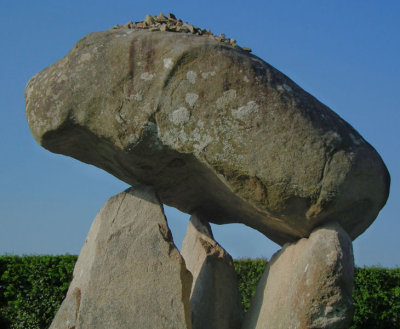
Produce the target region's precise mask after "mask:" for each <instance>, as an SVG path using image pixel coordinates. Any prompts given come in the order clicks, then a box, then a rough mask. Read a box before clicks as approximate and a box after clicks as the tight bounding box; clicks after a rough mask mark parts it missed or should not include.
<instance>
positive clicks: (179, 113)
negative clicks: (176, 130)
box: [170, 106, 189, 126]
mask: <svg viewBox="0 0 400 329" xmlns="http://www.w3.org/2000/svg"><path fill="white" fill-rule="evenodd" d="M170 120H171V121H172V123H173V124H175V125H177V126H178V125H182V124H184V123H185V122H187V121H189V111H188V110H187V109H186V107H183V106H182V107H180V108H179V109H177V110H175V111H173V112H172V113H171V114H170Z"/></svg>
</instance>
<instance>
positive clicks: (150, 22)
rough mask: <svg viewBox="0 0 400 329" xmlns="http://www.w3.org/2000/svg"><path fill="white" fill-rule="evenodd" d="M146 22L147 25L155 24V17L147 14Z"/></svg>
mask: <svg viewBox="0 0 400 329" xmlns="http://www.w3.org/2000/svg"><path fill="white" fill-rule="evenodd" d="M144 22H145V23H146V25H152V24H154V18H153V17H152V16H150V15H148V14H147V15H146V18H145V19H144Z"/></svg>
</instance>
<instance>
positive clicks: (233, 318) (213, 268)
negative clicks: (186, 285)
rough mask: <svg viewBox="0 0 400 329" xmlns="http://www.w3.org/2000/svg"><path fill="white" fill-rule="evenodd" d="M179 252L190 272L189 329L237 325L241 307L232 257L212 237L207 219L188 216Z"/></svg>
mask: <svg viewBox="0 0 400 329" xmlns="http://www.w3.org/2000/svg"><path fill="white" fill-rule="evenodd" d="M181 253H182V256H183V258H184V259H185V262H186V266H187V268H188V270H189V271H191V272H192V275H193V286H192V292H191V296H190V308H191V311H192V323H193V329H205V328H206V329H239V328H240V327H241V322H242V311H241V308H240V298H239V292H238V280H237V277H236V273H235V270H234V267H233V261H232V257H231V256H230V255H229V254H228V253H227V252H226V251H225V250H224V249H223V248H222V247H221V246H220V245H219V244H218V243H217V242H216V241H215V240H214V238H213V235H212V232H211V227H210V224H208V222H207V221H204V220H203V219H202V218H200V217H199V216H196V215H193V216H192V217H191V219H190V222H189V226H188V229H187V233H186V236H185V239H184V241H183V244H182V250H181Z"/></svg>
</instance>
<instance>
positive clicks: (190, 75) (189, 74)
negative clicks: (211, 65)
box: [186, 71, 197, 85]
mask: <svg viewBox="0 0 400 329" xmlns="http://www.w3.org/2000/svg"><path fill="white" fill-rule="evenodd" d="M196 78H197V73H196V72H194V71H188V72H187V73H186V79H188V80H189V82H190V83H191V84H192V85H194V84H195V83H196Z"/></svg>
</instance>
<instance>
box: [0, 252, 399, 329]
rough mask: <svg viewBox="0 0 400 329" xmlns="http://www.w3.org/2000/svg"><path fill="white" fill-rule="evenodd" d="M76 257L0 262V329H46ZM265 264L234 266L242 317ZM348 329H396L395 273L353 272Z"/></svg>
mask: <svg viewBox="0 0 400 329" xmlns="http://www.w3.org/2000/svg"><path fill="white" fill-rule="evenodd" d="M76 259H77V256H70V255H66V256H24V257H18V256H0V328H1V329H47V328H48V327H49V325H50V322H51V320H52V318H53V317H54V314H55V312H56V311H57V309H58V308H59V306H60V304H61V301H62V300H63V298H64V296H65V294H66V292H67V290H68V285H69V282H70V281H71V278H72V271H73V267H74V265H75V262H76ZM266 263H267V262H266V260H264V259H256V260H250V259H241V260H235V261H234V265H235V270H236V272H237V274H238V278H239V290H240V293H241V297H242V306H243V309H244V310H245V311H246V310H247V309H248V307H249V304H250V300H251V298H252V296H253V295H254V293H255V287H256V285H257V282H258V280H259V278H260V277H261V275H262V273H263V271H264V268H265V265H266ZM354 283H355V289H354V294H353V297H354V306H355V314H354V321H353V325H352V327H351V329H400V268H396V269H385V268H376V267H373V268H356V272H355V280H354Z"/></svg>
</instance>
